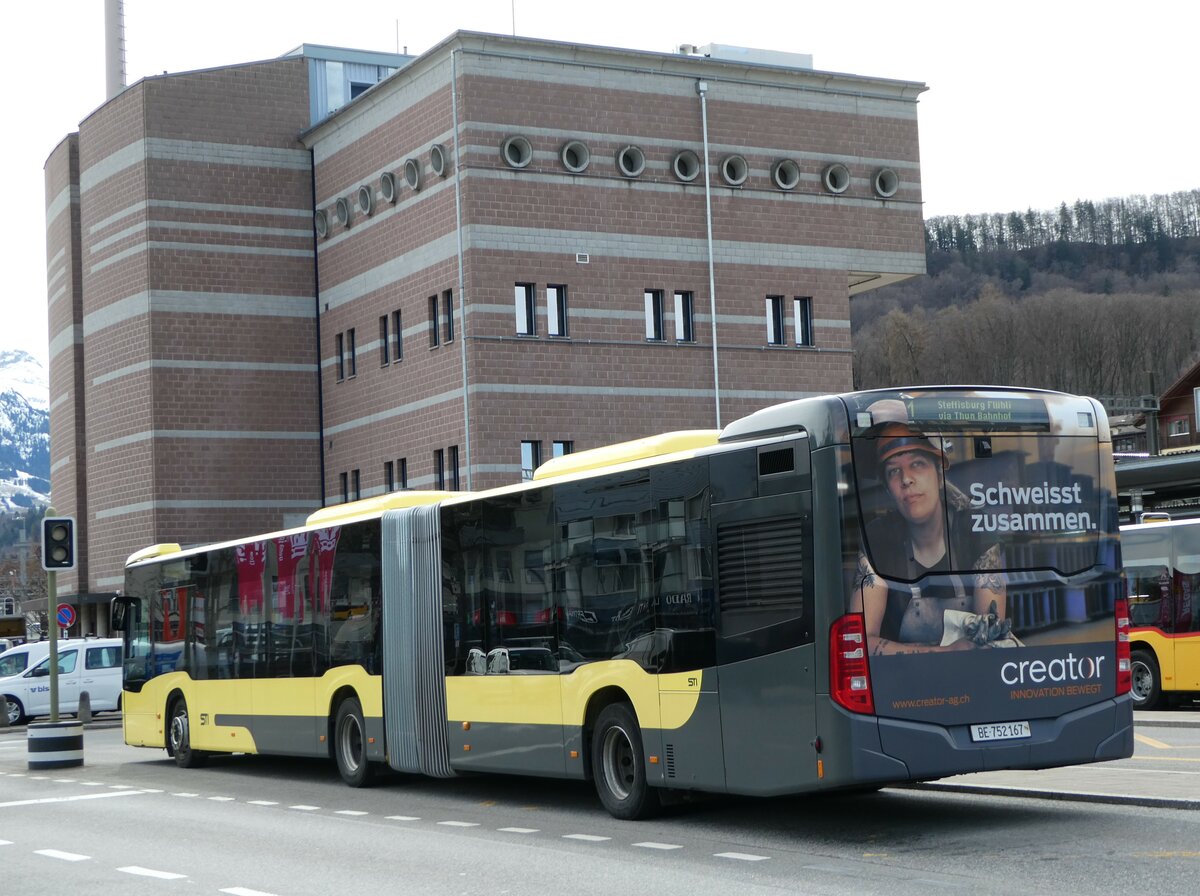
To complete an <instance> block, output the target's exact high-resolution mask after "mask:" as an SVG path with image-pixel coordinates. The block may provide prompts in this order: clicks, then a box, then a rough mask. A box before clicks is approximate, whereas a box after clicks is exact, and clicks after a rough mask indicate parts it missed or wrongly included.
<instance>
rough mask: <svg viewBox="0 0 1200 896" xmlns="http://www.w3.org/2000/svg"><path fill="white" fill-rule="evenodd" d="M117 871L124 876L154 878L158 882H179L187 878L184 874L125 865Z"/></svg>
mask: <svg viewBox="0 0 1200 896" xmlns="http://www.w3.org/2000/svg"><path fill="white" fill-rule="evenodd" d="M117 870H118V871H124V872H125V873H126V874H136V875H137V876H138V877H156V878H158V879H159V880H181V879H183V878H185V877H187V875H186V874H176V873H175V872H174V871H156V870H155V869H153V868H143V867H141V866H140V865H126V866H125V867H124V868H118V869H117Z"/></svg>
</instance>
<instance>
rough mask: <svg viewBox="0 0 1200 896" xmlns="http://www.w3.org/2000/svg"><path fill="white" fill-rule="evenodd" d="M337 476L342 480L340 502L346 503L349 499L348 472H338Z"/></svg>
mask: <svg viewBox="0 0 1200 896" xmlns="http://www.w3.org/2000/svg"><path fill="white" fill-rule="evenodd" d="M338 478H339V479H341V481H342V503H343V504H347V503H349V501H350V474H349V473H340V474H339V475H338Z"/></svg>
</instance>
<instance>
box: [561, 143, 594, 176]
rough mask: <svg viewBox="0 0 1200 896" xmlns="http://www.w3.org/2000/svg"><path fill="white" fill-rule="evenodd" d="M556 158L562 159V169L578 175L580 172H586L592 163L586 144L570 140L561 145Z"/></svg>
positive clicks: (590, 153)
mask: <svg viewBox="0 0 1200 896" xmlns="http://www.w3.org/2000/svg"><path fill="white" fill-rule="evenodd" d="M558 157H559V158H560V159H562V163H563V167H564V168H566V169H567V170H568V171H570V172H571V173H573V174H579V173H580V172H581V171H587V166H588V165H589V164H590V163H591V161H592V152H591V150H589V149H588V148H587V144H585V143H583V142H581V141H579V140H571V141H568V142H567V143H564V144H563V148H562V151H561V152H559V154H558Z"/></svg>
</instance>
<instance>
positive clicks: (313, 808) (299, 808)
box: [288, 806, 321, 812]
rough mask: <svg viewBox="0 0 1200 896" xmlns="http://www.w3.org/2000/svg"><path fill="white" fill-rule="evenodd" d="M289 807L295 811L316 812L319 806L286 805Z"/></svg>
mask: <svg viewBox="0 0 1200 896" xmlns="http://www.w3.org/2000/svg"><path fill="white" fill-rule="evenodd" d="M288 808H289V809H295V810H296V811H297V812H316V811H318V810H319V809H320V808H321V807H320V806H288Z"/></svg>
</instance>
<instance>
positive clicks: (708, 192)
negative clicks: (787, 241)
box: [696, 81, 721, 429]
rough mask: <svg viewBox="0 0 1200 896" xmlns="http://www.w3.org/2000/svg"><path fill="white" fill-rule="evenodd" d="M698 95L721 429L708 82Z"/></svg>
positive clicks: (715, 395) (715, 394)
mask: <svg viewBox="0 0 1200 896" xmlns="http://www.w3.org/2000/svg"><path fill="white" fill-rule="evenodd" d="M696 92H697V93H699V94H700V120H701V122H702V123H703V127H704V223H705V226H706V227H707V231H708V308H709V315H710V316H711V318H712V356H713V402H714V404H715V405H716V413H717V429H720V428H721V373H720V367H719V366H718V364H717V278H716V272H715V270H714V268H713V224H712V181H711V180H710V178H709V165H708V82H707V81H697V82H696Z"/></svg>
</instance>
